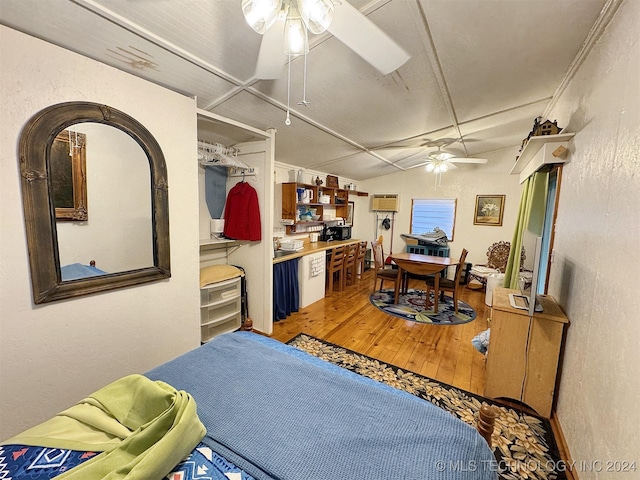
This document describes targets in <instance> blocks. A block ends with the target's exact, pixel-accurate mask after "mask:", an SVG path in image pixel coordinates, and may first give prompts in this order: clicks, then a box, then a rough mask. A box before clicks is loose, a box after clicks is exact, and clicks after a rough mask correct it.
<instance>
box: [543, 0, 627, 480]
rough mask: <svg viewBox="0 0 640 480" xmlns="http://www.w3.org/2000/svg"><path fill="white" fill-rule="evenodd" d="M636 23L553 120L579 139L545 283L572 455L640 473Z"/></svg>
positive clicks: (595, 61) (604, 51)
mask: <svg viewBox="0 0 640 480" xmlns="http://www.w3.org/2000/svg"><path fill="white" fill-rule="evenodd" d="M639 26H640V2H638V1H637V0H628V1H625V2H624V3H623V4H622V5H621V7H620V8H619V10H618V12H617V13H616V15H615V17H614V18H613V20H612V22H611V23H610V24H609V26H608V28H607V29H606V31H605V33H604V34H603V36H602V37H601V38H600V39H599V41H598V44H597V45H596V46H595V48H594V49H593V50H592V52H591V53H590V54H589V56H588V57H587V59H586V60H585V62H584V63H583V65H582V66H581V67H580V69H579V71H578V72H577V74H576V76H575V77H574V78H573V79H572V81H571V82H570V84H569V86H568V88H567V90H566V91H565V92H564V93H563V95H562V96H561V98H560V101H559V102H558V104H557V105H556V107H555V108H554V111H553V112H552V114H551V115H550V118H551V119H557V120H558V124H559V125H561V126H563V127H566V131H568V132H576V135H575V137H574V140H573V142H572V144H571V147H570V150H571V157H570V159H571V162H570V163H569V164H568V165H567V166H566V167H565V169H564V172H563V177H562V187H561V194H560V205H559V210H558V221H557V226H556V237H555V246H554V257H555V261H554V263H553V265H552V269H551V279H550V280H551V281H550V286H549V289H550V292H549V293H550V294H552V295H553V296H554V297H556V298H557V299H558V300H559V302H560V304H561V306H562V308H563V309H564V310H565V312H566V314H567V316H568V317H569V320H570V321H571V325H570V327H569V329H568V334H567V342H566V352H565V355H564V368H563V372H562V382H561V385H560V390H559V395H558V407H557V412H558V418H559V420H560V423H561V425H562V429H563V431H564V434H565V437H566V440H567V442H568V445H569V448H570V450H571V453H572V456H573V459H574V460H577V461H585V462H593V461H596V460H600V461H602V462H603V465H604V462H606V461H635V462H636V465H637V467H640V465H638V463H640V440H639V437H638V426H639V425H640V407H639V406H638V400H639V399H640V321H639V312H640V301H639V300H638V298H640V297H639V295H638V267H639V266H640V241H639V240H640V238H639V237H640V213H639V210H640V159H639V158H640V44H639V41H638V40H639V38H640V27H639ZM637 474H638V473H637V472H636V473H632V474H627V475H622V476H623V477H626V478H631V477H634V478H636V477H635V476H637ZM578 475H579V478H580V480H585V479H589V478H620V477H621V474H616V473H615V472H611V473H608V472H588V471H578Z"/></svg>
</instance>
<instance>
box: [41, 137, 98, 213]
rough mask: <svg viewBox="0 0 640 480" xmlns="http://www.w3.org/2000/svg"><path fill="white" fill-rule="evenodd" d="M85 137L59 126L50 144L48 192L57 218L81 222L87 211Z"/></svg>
mask: <svg viewBox="0 0 640 480" xmlns="http://www.w3.org/2000/svg"><path fill="white" fill-rule="evenodd" d="M86 145H87V137H86V135H85V134H83V133H78V132H74V131H72V130H62V131H61V132H60V133H58V135H57V136H56V138H55V139H54V140H53V144H52V145H51V156H50V159H51V160H50V165H51V187H52V189H53V191H52V193H51V197H52V201H53V206H54V207H55V210H56V220H65V221H76V222H84V221H86V220H88V219H89V214H88V212H87V175H86V171H87V157H86V155H87V154H86Z"/></svg>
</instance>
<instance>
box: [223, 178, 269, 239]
mask: <svg viewBox="0 0 640 480" xmlns="http://www.w3.org/2000/svg"><path fill="white" fill-rule="evenodd" d="M224 236H225V237H227V238H230V239H232V240H250V241H259V240H262V226H261V223H260V206H259V205H258V193H257V192H256V189H255V188H253V187H252V186H251V185H249V184H248V183H246V182H239V183H237V184H236V185H235V187H233V188H232V189H231V190H230V191H229V195H227V204H226V205H225V208H224Z"/></svg>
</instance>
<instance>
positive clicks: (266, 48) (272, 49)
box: [255, 15, 287, 80]
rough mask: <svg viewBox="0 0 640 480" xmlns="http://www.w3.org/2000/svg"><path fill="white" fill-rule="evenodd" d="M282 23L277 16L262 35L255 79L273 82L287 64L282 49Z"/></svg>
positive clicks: (280, 16) (283, 20)
mask: <svg viewBox="0 0 640 480" xmlns="http://www.w3.org/2000/svg"><path fill="white" fill-rule="evenodd" d="M284 23H285V18H284V17H283V16H282V15H279V16H278V18H277V19H276V21H275V22H274V23H273V25H271V27H269V29H268V30H267V31H266V32H265V33H264V35H262V42H261V43H260V52H259V53H258V61H257V63H256V73H255V76H256V78H259V79H261V80H274V79H276V78H280V77H281V76H282V70H283V67H284V65H285V64H286V63H287V56H286V55H285V54H284V50H283V48H282V42H283V41H284Z"/></svg>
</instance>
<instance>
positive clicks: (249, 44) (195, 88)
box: [0, 0, 615, 180]
mask: <svg viewBox="0 0 640 480" xmlns="http://www.w3.org/2000/svg"><path fill="white" fill-rule="evenodd" d="M336 1H337V0H336ZM341 1H346V0H341ZM612 2H613V3H615V0H535V1H534V0H379V1H363V0H350V3H351V4H352V5H353V6H354V7H355V8H357V9H358V10H360V12H362V13H363V14H365V15H366V16H367V17H368V18H369V20H371V21H372V22H373V23H374V24H375V25H377V26H378V27H380V28H381V29H382V30H383V31H384V32H386V33H387V34H388V35H389V36H390V37H391V38H393V39H394V40H395V41H396V42H397V43H398V44H399V45H400V46H401V47H402V48H403V49H404V50H406V52H407V53H409V55H410V59H409V60H408V61H407V62H406V63H405V64H404V65H402V66H401V67H400V68H399V69H397V70H396V71H394V72H392V73H390V74H388V75H383V74H381V73H379V72H378V71H377V70H375V69H374V68H373V67H372V66H370V65H369V64H368V63H366V62H365V61H364V60H363V59H362V58H360V57H359V56H358V55H356V54H355V53H354V52H353V51H351V50H350V49H349V48H347V47H346V46H345V45H344V44H343V43H342V42H340V41H339V40H338V39H337V38H335V37H333V36H332V35H330V34H328V33H324V34H321V35H317V36H313V37H311V39H310V42H311V51H310V53H309V55H308V57H307V69H308V79H307V87H306V99H307V100H308V101H309V102H310V105H308V106H304V105H299V104H298V102H299V101H300V100H302V95H303V93H302V77H303V76H302V72H303V64H304V62H303V61H302V59H301V58H296V59H294V60H293V61H292V64H291V101H290V108H291V120H292V123H291V125H290V126H286V125H285V124H284V120H285V112H286V109H287V68H286V65H285V63H284V62H283V65H282V72H281V75H280V77H279V78H278V79H276V80H258V79H256V78H255V76H254V71H255V64H256V60H257V58H258V51H259V48H260V41H261V36H260V35H258V34H257V33H255V32H254V31H253V30H252V29H251V28H250V27H249V26H248V25H247V24H246V22H245V20H244V18H243V15H242V11H241V7H240V4H241V0H55V1H54V0H0V23H2V24H4V25H6V26H9V27H11V28H15V29H16V30H20V31H22V32H25V33H27V34H30V35H33V36H36V37H39V38H42V39H44V40H46V41H49V42H51V43H54V44H57V45H60V46H62V47H65V48H67V49H70V50H73V51H75V52H78V53H81V54H83V55H85V56H87V57H90V58H93V59H96V60H98V61H101V62H104V63H106V64H109V65H112V66H114V67H116V68H119V69H121V70H124V71H126V72H129V73H131V74H133V75H137V76H139V77H142V78H145V79H147V80H149V81H151V82H154V83H157V84H160V85H163V86H165V87H167V88H169V89H172V90H175V91H177V92H180V93H183V94H185V95H189V96H193V97H196V98H197V104H198V107H199V108H201V109H204V110H208V111H211V112H213V113H216V114H218V115H222V116H224V117H228V118H231V119H234V120H237V121H239V122H242V123H245V124H248V125H251V126H253V127H256V128H259V129H263V130H266V129H268V128H275V129H276V130H277V134H276V160H277V161H279V162H283V163H287V164H291V165H296V166H299V167H304V168H308V169H314V170H320V171H324V172H327V173H330V174H334V175H338V176H341V177H347V178H351V179H354V180H364V179H367V178H373V177H377V176H381V175H386V174H389V173H394V172H397V171H400V170H407V169H411V168H416V167H417V166H420V165H423V164H424V161H425V158H426V156H427V153H428V152H429V151H431V150H433V148H428V147H420V145H421V144H423V143H425V142H426V141H434V140H437V139H440V138H452V139H458V140H457V141H456V142H455V143H453V144H451V145H450V146H448V147H447V148H448V150H449V151H451V152H452V153H455V154H457V155H459V156H464V157H482V156H483V155H486V154H488V153H489V152H493V151H496V150H501V149H504V148H510V147H515V146H519V145H520V143H521V142H522V139H523V138H524V137H526V136H527V134H528V133H529V131H530V130H531V127H532V125H533V120H534V119H535V118H536V117H538V116H544V115H545V113H546V111H547V110H548V109H549V107H550V105H551V104H552V101H553V97H554V93H555V92H556V91H557V90H558V89H559V88H560V87H561V86H562V84H563V81H564V80H565V78H566V77H567V75H568V73H569V72H570V71H571V69H572V67H573V66H574V65H575V64H576V62H577V61H579V59H580V56H581V55H582V54H583V52H584V50H585V48H586V46H587V45H589V42H591V41H592V40H593V37H594V31H595V30H596V26H598V24H599V23H602V18H603V17H604V16H605V13H606V11H607V9H608V8H609V9H610V8H611V7H610V4H611V3H612ZM551 120H554V119H551ZM561 126H562V125H561ZM243 140H244V139H242V138H237V139H235V141H237V142H239V141H243ZM459 168H482V166H481V165H480V166H475V165H474V166H471V165H469V166H467V165H464V164H462V165H460V166H459Z"/></svg>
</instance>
